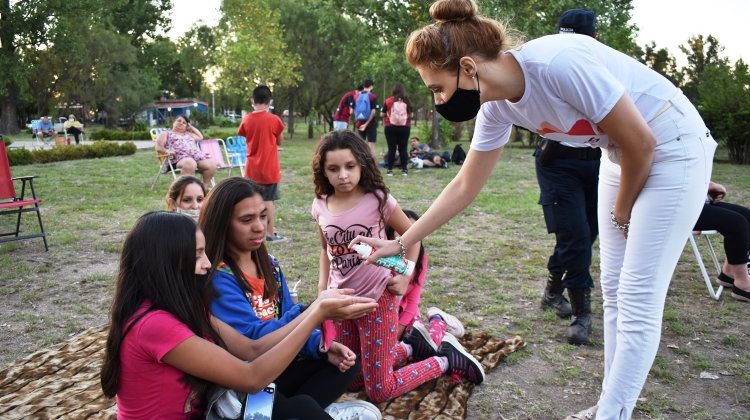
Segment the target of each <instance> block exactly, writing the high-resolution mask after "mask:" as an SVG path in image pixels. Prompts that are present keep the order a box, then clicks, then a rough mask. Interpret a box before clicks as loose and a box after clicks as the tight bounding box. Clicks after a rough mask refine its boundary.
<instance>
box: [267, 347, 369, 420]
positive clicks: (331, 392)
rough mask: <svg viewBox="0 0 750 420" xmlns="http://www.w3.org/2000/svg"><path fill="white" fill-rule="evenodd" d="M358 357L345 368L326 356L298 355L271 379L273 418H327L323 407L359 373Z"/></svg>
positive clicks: (342, 391)
mask: <svg viewBox="0 0 750 420" xmlns="http://www.w3.org/2000/svg"><path fill="white" fill-rule="evenodd" d="M359 372H360V366H359V359H357V363H356V364H355V365H354V366H352V367H351V368H350V369H349V370H347V371H346V372H343V373H342V372H339V370H338V369H337V368H336V367H335V366H333V365H332V364H330V363H328V361H327V360H324V359H319V360H310V359H302V360H300V359H298V360H295V361H294V362H292V363H291V364H290V365H289V367H287V368H286V370H285V371H284V372H283V373H282V374H281V375H280V376H279V377H278V378H276V380H275V381H274V382H275V383H276V396H275V397H274V403H273V418H274V419H296V418H299V419H330V418H331V416H329V415H328V414H327V413H326V412H325V411H324V410H325V408H326V407H328V406H329V405H330V404H331V403H332V402H334V401H336V399H338V397H340V396H341V395H342V394H343V393H344V392H345V391H346V389H347V388H348V387H349V385H350V384H351V383H352V382H353V381H354V378H355V377H356V376H357V375H358V374H359Z"/></svg>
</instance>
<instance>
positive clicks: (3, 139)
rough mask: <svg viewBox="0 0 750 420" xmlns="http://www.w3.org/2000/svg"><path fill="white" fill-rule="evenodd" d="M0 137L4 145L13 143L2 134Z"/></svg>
mask: <svg viewBox="0 0 750 420" xmlns="http://www.w3.org/2000/svg"><path fill="white" fill-rule="evenodd" d="M0 139H2V141H3V143H5V147H8V146H10V145H11V144H13V140H11V139H8V138H5V137H3V136H2V135H0Z"/></svg>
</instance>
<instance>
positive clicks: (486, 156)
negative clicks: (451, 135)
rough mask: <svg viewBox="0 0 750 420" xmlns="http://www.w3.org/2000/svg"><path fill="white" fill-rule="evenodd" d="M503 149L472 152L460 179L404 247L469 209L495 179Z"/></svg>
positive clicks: (415, 228)
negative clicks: (493, 172) (487, 183)
mask: <svg viewBox="0 0 750 420" xmlns="http://www.w3.org/2000/svg"><path fill="white" fill-rule="evenodd" d="M501 153H502V148H500V149H496V150H491V151H488V152H478V151H476V150H470V151H469V153H468V154H467V155H466V161H465V162H464V164H463V166H461V170H460V171H458V175H456V177H455V178H453V180H452V181H451V182H450V183H449V184H448V185H447V186H446V187H445V188H444V189H443V192H441V193H440V195H439V196H438V198H437V199H436V200H435V201H434V202H433V203H432V205H431V206H430V208H429V209H427V211H426V212H425V214H424V215H423V216H422V217H420V218H419V220H417V221H416V222H415V223H414V224H413V225H412V226H411V227H410V228H409V229H408V230H407V231H406V232H405V233H404V234H403V235H402V236H401V241H402V242H403V244H404V246H406V247H410V246H412V245H414V244H417V243H419V242H420V241H421V240H423V239H424V238H425V237H426V236H427V235H429V234H430V233H432V232H434V231H435V230H437V229H438V228H439V227H440V226H442V225H444V224H445V223H447V222H448V221H449V220H451V219H452V218H453V217H455V216H456V215H457V214H458V213H460V212H461V211H462V210H463V209H465V208H466V207H468V206H469V204H471V202H472V201H474V198H475V197H476V196H477V194H479V192H480V191H481V190H482V187H484V184H485V183H486V182H487V179H489V177H490V175H492V171H493V169H494V168H495V164H496V163H497V161H498V159H499V158H500V154H501Z"/></svg>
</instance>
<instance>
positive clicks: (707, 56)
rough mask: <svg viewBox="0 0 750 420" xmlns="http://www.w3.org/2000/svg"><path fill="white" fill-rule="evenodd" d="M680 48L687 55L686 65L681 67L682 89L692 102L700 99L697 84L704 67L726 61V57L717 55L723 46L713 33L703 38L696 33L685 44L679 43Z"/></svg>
mask: <svg viewBox="0 0 750 420" xmlns="http://www.w3.org/2000/svg"><path fill="white" fill-rule="evenodd" d="M680 50H681V51H682V52H683V53H685V55H687V62H688V65H687V67H684V68H683V69H682V78H683V82H684V84H683V86H682V91H683V92H684V93H685V96H687V97H688V98H689V99H690V100H691V101H692V102H693V103H697V102H699V100H700V94H699V92H698V85H699V84H700V81H701V79H702V77H703V72H704V71H705V69H706V67H708V66H711V65H718V64H726V62H727V59H726V58H720V57H719V54H720V53H721V52H722V51H723V50H724V47H722V46H721V45H720V44H719V41H718V40H717V39H716V38H715V37H714V36H713V35H708V36H707V37H706V38H705V39H704V38H703V35H698V36H695V37H691V38H690V39H688V42H687V45H680Z"/></svg>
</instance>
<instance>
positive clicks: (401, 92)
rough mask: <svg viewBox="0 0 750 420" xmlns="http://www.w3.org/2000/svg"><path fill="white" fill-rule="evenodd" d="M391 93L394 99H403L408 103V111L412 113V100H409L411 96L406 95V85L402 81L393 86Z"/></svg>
mask: <svg viewBox="0 0 750 420" xmlns="http://www.w3.org/2000/svg"><path fill="white" fill-rule="evenodd" d="M391 94H392V95H393V100H394V101H397V100H399V99H401V100H402V101H403V102H404V103H405V104H406V111H407V112H408V113H411V102H410V101H409V97H408V96H406V90H405V89H404V85H402V84H401V83H396V84H395V85H394V86H393V91H392V92H391Z"/></svg>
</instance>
